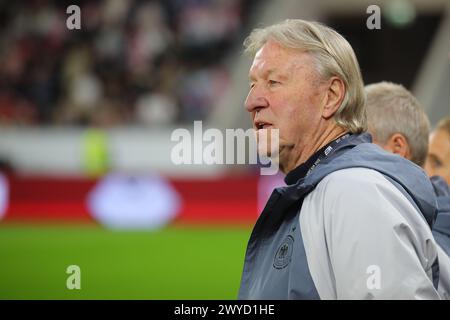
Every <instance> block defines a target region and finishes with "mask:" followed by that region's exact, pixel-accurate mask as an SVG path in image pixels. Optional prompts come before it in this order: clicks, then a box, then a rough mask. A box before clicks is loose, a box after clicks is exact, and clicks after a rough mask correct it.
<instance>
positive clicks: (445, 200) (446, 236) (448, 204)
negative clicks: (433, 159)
mask: <svg viewBox="0 0 450 320" xmlns="http://www.w3.org/2000/svg"><path fill="white" fill-rule="evenodd" d="M431 183H432V184H433V188H434V190H435V192H436V197H437V202H438V215H437V218H436V222H435V224H434V226H433V235H434V238H435V239H436V242H437V243H438V244H439V245H440V246H441V248H442V249H443V250H444V251H445V253H446V254H447V255H449V256H450V187H449V186H448V184H447V183H446V182H445V181H444V179H442V178H441V177H438V176H434V177H431Z"/></svg>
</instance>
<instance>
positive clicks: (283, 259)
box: [273, 236, 294, 269]
mask: <svg viewBox="0 0 450 320" xmlns="http://www.w3.org/2000/svg"><path fill="white" fill-rule="evenodd" d="M293 249H294V238H293V237H292V236H287V237H286V238H285V239H284V240H283V242H282V243H281V245H280V246H279V247H278V250H277V253H276V254H275V258H274V261H273V266H274V267H275V268H277V269H283V268H285V267H286V266H287V265H288V264H289V263H290V262H291V257H292V251H293Z"/></svg>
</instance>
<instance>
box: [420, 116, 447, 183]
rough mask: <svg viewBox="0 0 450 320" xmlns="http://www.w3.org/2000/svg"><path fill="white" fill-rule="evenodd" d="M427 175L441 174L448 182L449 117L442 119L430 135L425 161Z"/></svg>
mask: <svg viewBox="0 0 450 320" xmlns="http://www.w3.org/2000/svg"><path fill="white" fill-rule="evenodd" d="M425 171H426V172H427V173H428V175H429V176H441V177H443V178H444V179H445V180H446V181H447V183H448V184H450V117H447V118H445V119H442V120H441V121H440V122H439V123H438V125H437V127H436V129H435V130H434V131H433V132H432V133H431V136H430V147H429V149H428V156H427V159H426V162H425Z"/></svg>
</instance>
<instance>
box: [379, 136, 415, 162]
mask: <svg viewBox="0 0 450 320" xmlns="http://www.w3.org/2000/svg"><path fill="white" fill-rule="evenodd" d="M384 149H386V150H387V151H390V152H392V153H395V154H398V155H399V156H402V157H403V158H406V159H409V160H411V149H410V147H409V143H408V140H406V138H405V136H404V135H402V134H401V133H394V134H393V135H392V136H391V137H390V138H389V139H388V141H387V142H386V144H385V146H384Z"/></svg>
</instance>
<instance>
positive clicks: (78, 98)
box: [0, 0, 256, 127]
mask: <svg viewBox="0 0 450 320" xmlns="http://www.w3.org/2000/svg"><path fill="white" fill-rule="evenodd" d="M254 2H256V0H252V1H248V0H212V1H206V0H167V1H163V0H160V1H151V2H149V1H140V0H108V1H78V5H79V6H80V8H81V12H82V21H81V29H80V30H68V29H67V27H66V19H67V18H68V16H69V14H66V8H67V6H69V5H71V4H73V3H69V2H68V1H57V0H33V1H16V2H8V3H7V4H6V2H3V4H0V125H3V126H8V125H14V126H17V125H24V126H26V125H78V126H80V125H81V126H84V125H87V126H89V125H94V126H100V127H111V126H119V125H128V124H133V125H144V126H148V125H151V126H154V125H167V124H176V123H186V122H192V120H193V119H196V120H200V119H205V117H206V116H207V114H208V112H210V109H211V108H212V102H213V101H215V100H216V99H217V98H218V97H219V95H220V94H221V92H223V91H224V89H225V88H226V87H227V85H228V84H229V77H228V74H227V71H226V69H225V68H224V61H225V59H224V58H225V57H226V55H227V53H228V52H229V51H230V49H231V48H232V46H233V44H234V43H235V41H238V42H239V40H240V38H241V34H243V31H244V28H245V23H246V21H247V19H248V12H249V10H250V8H251V6H252V5H253V4H254Z"/></svg>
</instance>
